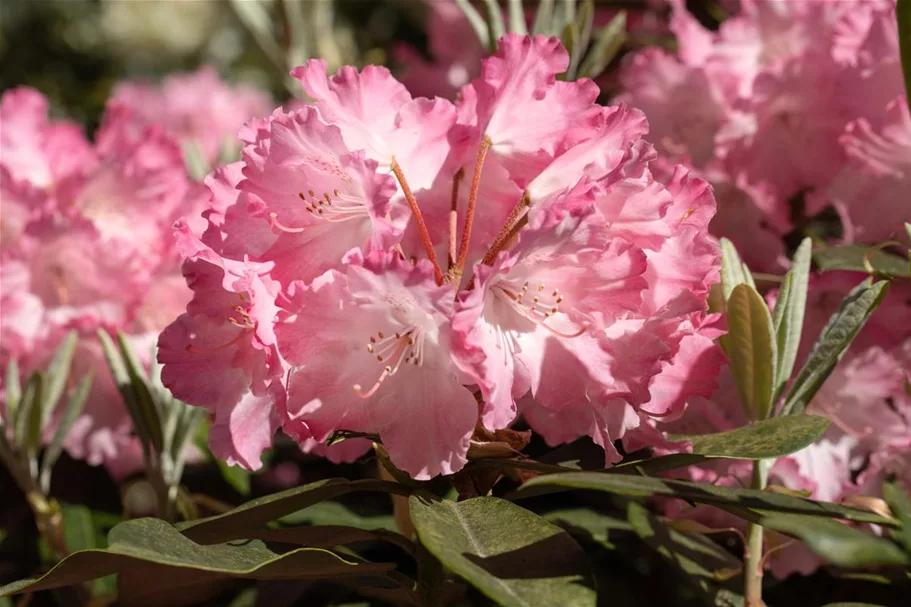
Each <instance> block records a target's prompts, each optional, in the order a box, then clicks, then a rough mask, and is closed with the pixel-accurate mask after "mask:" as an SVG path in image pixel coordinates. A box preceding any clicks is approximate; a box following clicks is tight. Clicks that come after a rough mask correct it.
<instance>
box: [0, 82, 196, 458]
mask: <svg viewBox="0 0 911 607" xmlns="http://www.w3.org/2000/svg"><path fill="white" fill-rule="evenodd" d="M0 108H2V120H3V129H2V132H3V141H2V144H3V150H2V155H0V196H2V204H3V232H2V237H3V241H2V250H0V281H2V285H0V287H2V288H0V293H2V295H0V297H2V306H3V315H2V322H0V337H2V342H3V345H2V351H0V365H2V366H3V367H4V368H5V367H6V365H7V363H8V362H9V361H10V360H11V359H16V360H17V361H18V363H19V368H20V370H21V371H22V372H23V373H30V372H31V371H33V370H35V369H38V368H43V367H44V366H46V365H47V364H48V362H49V360H50V358H51V356H52V355H53V352H54V351H55V350H56V348H57V347H58V345H59V343H60V340H61V339H62V337H63V336H64V335H65V334H66V332H67V331H68V330H70V329H75V330H76V331H77V334H78V343H77V350H76V352H77V353H76V355H75V357H74V363H73V370H72V372H71V374H70V381H71V383H73V384H74V385H75V383H76V382H78V381H80V380H81V379H82V377H83V376H84V375H86V374H87V373H90V372H91V373H92V374H93V375H94V383H93V387H92V390H91V393H90V395H89V398H88V400H87V401H86V404H85V407H84V410H83V412H82V415H81V416H80V417H79V418H78V419H77V420H76V422H75V423H74V425H73V429H72V431H71V432H70V434H69V435H68V436H67V438H66V441H65V448H66V449H67V451H68V452H69V453H70V454H71V455H72V456H73V457H77V458H80V459H85V460H86V461H87V462H89V463H90V464H93V465H98V464H102V463H104V464H105V465H108V466H109V469H110V470H111V472H112V474H116V475H118V476H120V475H126V474H130V473H132V472H135V470H136V469H137V468H138V467H141V466H142V463H141V458H140V457H138V455H139V453H140V451H139V447H138V443H137V441H136V438H135V437H134V436H133V434H132V426H131V422H130V419H129V416H128V415H127V412H126V409H125V408H124V407H123V405H122V404H121V402H120V400H121V399H120V396H119V394H118V392H117V388H116V386H115V385H114V383H113V380H112V379H111V377H110V372H109V371H108V369H107V364H106V362H105V361H104V357H103V356H102V352H101V346H100V344H99V343H98V338H97V336H96V334H95V333H96V330H98V329H103V330H105V331H109V332H114V331H123V332H125V333H127V334H128V336H129V338H130V339H131V340H133V341H135V343H137V344H140V343H141V344H142V345H141V349H142V351H141V352H139V355H140V356H142V357H146V358H147V357H148V356H149V355H150V354H151V350H150V345H151V343H153V342H154V336H155V334H156V333H157V332H158V331H160V330H161V329H162V328H164V327H165V326H166V325H167V324H168V323H170V322H171V321H173V319H174V318H175V317H176V316H177V315H178V314H179V313H180V312H181V311H182V310H183V309H184V308H185V307H186V305H187V301H188V300H189V297H190V291H189V290H188V289H187V287H186V284H185V282H184V281H183V280H175V278H179V274H178V273H177V272H178V261H179V260H178V258H177V257H176V256H174V255H173V254H172V248H173V244H172V243H173V237H172V235H171V224H172V223H173V222H174V219H175V218H176V217H179V216H181V215H186V214H190V215H192V214H193V213H194V212H198V197H197V192H196V190H194V189H193V187H192V186H191V184H190V182H189V179H188V177H187V174H186V169H185V168H184V164H183V159H182V156H181V152H180V148H179V146H178V145H177V143H176V142H175V141H173V140H172V139H170V138H169V137H167V136H166V135H165V134H164V133H162V132H161V130H160V129H158V128H157V127H152V126H148V127H137V126H136V123H135V122H134V121H133V115H132V113H131V111H130V110H129V109H127V108H126V107H124V106H122V105H117V104H112V105H110V106H109V108H108V111H107V112H106V113H105V116H104V118H103V120H102V126H101V128H100V129H99V131H98V133H97V134H96V137H95V141H94V143H91V142H89V141H88V140H87V139H85V137H84V136H83V135H82V134H81V132H80V131H79V130H78V129H77V128H76V127H74V126H73V125H71V124H69V123H67V122H58V121H54V120H49V119H48V117H47V114H46V112H47V103H46V101H45V100H44V98H43V97H42V96H41V95H40V93H37V92H36V91H32V90H29V89H16V90H13V91H10V92H7V93H6V94H4V96H3V98H2V100H0ZM137 347H139V346H137Z"/></svg>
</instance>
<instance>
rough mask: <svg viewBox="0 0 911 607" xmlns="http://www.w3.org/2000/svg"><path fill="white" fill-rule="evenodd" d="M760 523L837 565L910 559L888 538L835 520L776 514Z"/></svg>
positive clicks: (903, 562) (872, 564)
mask: <svg viewBox="0 0 911 607" xmlns="http://www.w3.org/2000/svg"><path fill="white" fill-rule="evenodd" d="M761 524H762V526H763V527H766V528H768V529H774V530H775V531H778V532H780V533H785V534H787V535H790V536H792V537H796V538H797V539H799V540H801V541H803V542H804V543H806V545H807V546H809V547H810V549H811V550H812V551H813V552H815V553H816V554H818V555H819V556H821V557H822V558H823V560H825V561H826V562H828V563H831V564H833V565H837V566H839V567H851V568H858V567H878V566H881V565H908V564H909V563H911V556H908V555H907V554H905V553H904V552H902V551H901V550H900V549H899V548H898V546H896V545H895V544H893V543H892V542H890V541H889V540H887V539H883V538H880V537H876V536H875V535H873V534H872V533H869V532H865V531H861V530H859V529H855V528H854V527H849V526H848V525H843V524H841V523H837V522H835V521H826V520H821V519H810V518H807V517H803V516H787V515H781V514H777V515H772V516H764V517H762V519H761Z"/></svg>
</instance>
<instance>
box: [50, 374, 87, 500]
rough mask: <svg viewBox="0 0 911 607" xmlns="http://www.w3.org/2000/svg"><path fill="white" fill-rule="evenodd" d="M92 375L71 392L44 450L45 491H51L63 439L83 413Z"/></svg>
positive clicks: (83, 379)
mask: <svg viewBox="0 0 911 607" xmlns="http://www.w3.org/2000/svg"><path fill="white" fill-rule="evenodd" d="M92 377H93V376H92V374H91V373H90V374H88V375H86V376H85V377H83V378H82V381H81V382H79V385H78V386H76V388H75V389H74V390H73V391H72V392H71V394H70V399H69V402H68V403H67V405H66V409H64V411H63V416H62V417H61V418H60V421H59V422H58V423H57V429H56V430H55V431H54V437H53V438H52V439H51V443H50V444H49V445H48V447H47V450H46V451H45V452H44V457H43V458H42V461H41V476H40V485H41V489H42V490H43V491H44V492H45V493H49V492H50V488H51V471H52V470H53V468H54V464H56V463H57V459H58V458H59V457H60V454H61V453H62V452H63V441H64V440H66V436H67V434H69V432H70V428H72V427H73V423H74V422H75V421H76V418H77V417H79V414H80V413H82V408H83V407H84V406H85V401H86V399H87V398H88V396H89V390H90V389H91V387H92Z"/></svg>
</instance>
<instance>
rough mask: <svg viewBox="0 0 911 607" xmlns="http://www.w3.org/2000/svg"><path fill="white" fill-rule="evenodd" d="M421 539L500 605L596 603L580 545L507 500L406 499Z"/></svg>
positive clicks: (552, 525) (563, 532) (457, 572)
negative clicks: (454, 500) (453, 500)
mask: <svg viewBox="0 0 911 607" xmlns="http://www.w3.org/2000/svg"><path fill="white" fill-rule="evenodd" d="M408 506H409V508H410V511H411V519H412V521H413V522H414V527H415V529H416V530H417V533H418V537H419V538H420V540H421V544H422V545H423V546H424V547H426V548H427V550H428V551H429V552H430V553H431V554H433V556H435V557H436V558H437V559H439V560H440V562H441V563H443V565H445V566H446V567H447V568H449V569H450V570H451V571H453V572H454V573H455V574H457V575H458V576H460V577H462V578H464V579H465V580H467V581H468V582H469V583H470V584H471V585H472V586H474V587H475V588H477V589H478V590H480V591H481V592H482V593H484V594H485V595H486V596H488V597H489V598H491V599H492V600H494V601H496V602H497V603H498V604H500V605H508V606H510V607H512V606H516V607H532V606H538V605H540V606H541V607H544V606H548V607H549V606H551V605H579V606H580V607H584V606H586V605H592V606H594V605H595V603H596V595H595V590H594V588H593V582H592V577H591V569H590V567H589V563H588V559H587V558H586V556H585V552H583V551H582V548H580V547H579V545H578V544H577V543H576V542H575V540H573V539H572V537H570V535H569V534H568V533H566V532H565V531H564V530H563V529H561V528H560V527H558V526H556V525H554V524H552V523H549V522H547V521H546V520H544V519H543V518H541V517H540V516H538V515H537V514H534V513H533V512H530V511H528V510H526V509H524V508H521V507H519V506H517V505H515V504H513V503H511V502H508V501H506V500H502V499H499V498H495V497H477V498H474V499H470V500H466V501H464V502H452V501H448V500H441V499H439V498H436V497H434V496H426V497H425V496H417V495H412V496H411V497H410V498H409V499H408Z"/></svg>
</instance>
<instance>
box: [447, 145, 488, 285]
mask: <svg viewBox="0 0 911 607" xmlns="http://www.w3.org/2000/svg"><path fill="white" fill-rule="evenodd" d="M491 143H492V142H491V140H490V137H488V136H487V135H484V137H483V138H482V139H481V147H480V148H479V149H478V159H477V161H476V162H475V165H474V176H473V177H472V178H471V191H470V192H469V193H468V210H467V211H466V213H465V227H464V229H463V230H462V241H461V242H460V243H459V261H458V263H457V264H456V273H457V274H458V275H460V276H461V274H462V272H463V271H464V270H465V261H466V258H467V257H468V245H469V244H470V243H471V227H472V225H473V224H474V214H475V208H476V207H477V203H478V190H479V189H480V188H481V172H482V171H483V170H484V159H485V158H487V150H489V149H490V145H491Z"/></svg>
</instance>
